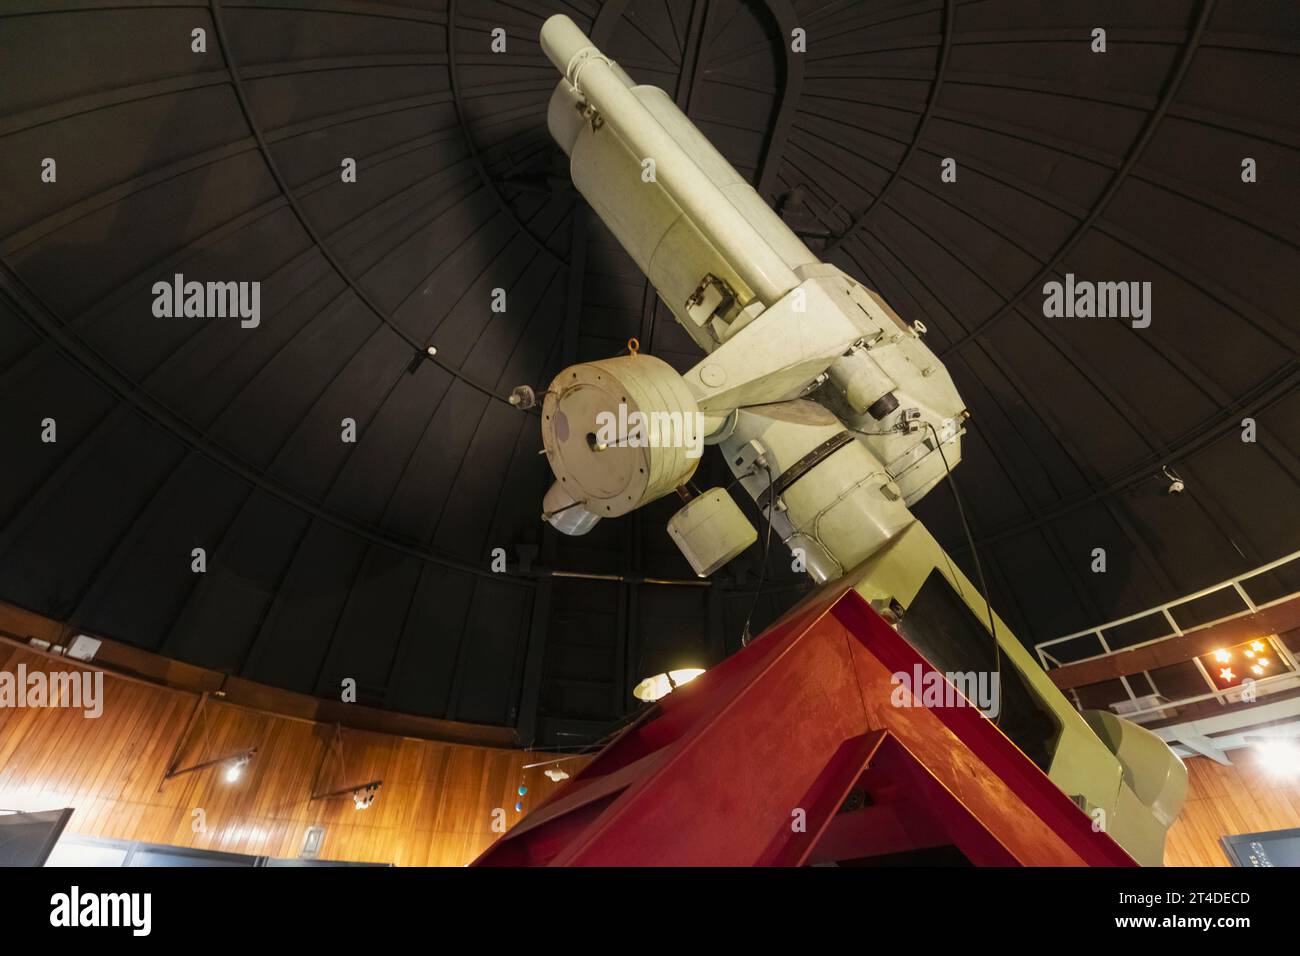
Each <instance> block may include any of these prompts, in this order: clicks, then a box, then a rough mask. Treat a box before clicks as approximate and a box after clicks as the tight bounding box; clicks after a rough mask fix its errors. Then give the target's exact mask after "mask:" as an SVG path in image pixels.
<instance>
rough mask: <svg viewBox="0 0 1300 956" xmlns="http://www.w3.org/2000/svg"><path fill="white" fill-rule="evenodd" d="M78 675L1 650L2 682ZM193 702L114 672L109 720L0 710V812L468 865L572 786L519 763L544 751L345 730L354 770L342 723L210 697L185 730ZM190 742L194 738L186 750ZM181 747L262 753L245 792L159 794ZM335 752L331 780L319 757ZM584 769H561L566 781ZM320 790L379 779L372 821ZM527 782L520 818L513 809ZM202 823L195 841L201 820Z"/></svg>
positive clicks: (139, 834)
mask: <svg viewBox="0 0 1300 956" xmlns="http://www.w3.org/2000/svg"><path fill="white" fill-rule="evenodd" d="M20 664H25V665H26V666H27V669H28V671H29V672H31V671H34V670H43V671H49V670H50V669H56V670H67V669H74V667H75V665H74V663H73V662H71V661H66V660H63V659H58V658H51V657H50V656H49V655H46V654H42V653H38V652H36V651H33V650H30V649H27V648H24V647H21V646H18V645H14V644H9V643H0V670H5V671H9V672H11V673H16V672H17V669H18V666H19V665H20ZM198 700H199V696H198V695H197V694H194V693H191V692H188V691H182V690H175V689H171V688H167V687H162V686H158V685H154V684H150V683H147V682H143V681H138V680H132V679H129V678H124V677H118V676H113V675H111V674H105V675H104V701H105V703H104V713H103V715H102V716H101V717H99V718H97V719H89V718H87V717H86V716H85V715H84V714H83V713H82V711H80V710H69V709H56V708H33V707H27V708H20V709H15V708H0V809H17V810H23V809H45V808H50V807H56V806H71V807H75V808H76V813H75V815H74V816H73V818H72V821H71V823H70V824H69V830H70V831H71V832H75V833H80V834H84V835H87V836H98V837H111V838H117V839H132V840H144V841H147V842H151V843H166V844H171V845H175V846H186V847H196V848H201V849H209V850H223V851H229V852H236V853H249V854H257V855H265V856H276V857H296V856H298V854H299V852H300V849H301V846H302V841H303V837H304V835H305V833H306V830H307V828H308V826H311V825H314V824H322V825H324V826H325V828H326V832H325V841H324V845H323V848H322V851H321V853H320V856H321V858H322V859H335V860H355V861H367V862H383V863H396V864H399V865H409V866H425V865H428V866H460V865H462V864H465V863H468V862H469V861H471V860H472V859H474V858H475V857H476V856H477V855H478V854H479V853H480V852H482V850H483V849H485V848H486V847H487V846H488V845H489V844H490V843H491V842H492V841H493V840H494V839H496V838H497V837H498V836H499V834H497V833H494V832H493V831H492V821H493V817H492V811H493V809H495V808H498V807H500V808H503V809H504V810H505V818H506V820H507V823H508V825H510V826H513V825H514V824H515V823H516V822H518V820H520V819H522V818H523V816H525V815H526V813H527V811H528V810H529V809H532V808H534V807H537V806H540V804H541V803H542V801H544V800H545V799H547V798H548V797H549V796H550V795H551V794H553V793H554V792H555V790H556V789H557V788H558V787H560V786H562V784H556V783H552V782H551V781H550V780H549V779H547V778H546V777H545V776H544V770H545V768H534V769H532V770H527V771H525V770H523V769H522V767H523V764H525V763H533V762H537V761H540V760H546V759H548V755H546V754H540V753H537V752H524V751H520V750H498V749H491V748H486V747H472V746H466V745H460V744H449V743H439V742H435V741H428V740H417V739H413V738H409V737H399V736H395V735H391V734H381V733H374V732H367V731H358V730H348V729H346V728H345V729H344V730H343V748H342V754H343V762H344V766H343V767H340V765H339V761H338V756H337V755H338V753H339V748H338V747H335V746H332V742H333V740H334V733H335V728H334V726H333V725H330V724H321V723H316V722H312V721H306V720H298V719H294V718H291V717H284V716H279V715H274V714H268V713H263V712H259V711H255V710H250V709H246V708H242V707H237V706H233V705H231V704H226V703H223V702H221V701H220V700H217V699H213V698H209V700H208V702H207V704H206V706H205V708H204V711H205V713H206V724H207V730H206V732H205V730H204V722H203V721H202V720H200V721H199V722H198V723H197V724H196V725H195V726H194V727H193V728H192V729H190V731H189V733H188V734H186V728H187V724H188V723H189V721H190V718H191V715H192V713H193V712H194V709H195V707H196V704H197V702H198ZM182 737H186V740H185V741H182V740H181V738H182ZM178 747H180V748H181V750H180V754H181V759H180V762H179V766H190V765H192V764H195V763H198V762H200V761H202V760H206V759H211V758H213V757H221V756H225V755H228V754H232V753H237V752H239V751H242V750H246V749H247V748H249V747H256V748H257V751H258V752H257V755H256V756H255V757H254V758H253V762H252V764H251V765H250V766H249V768H248V769H247V770H246V771H245V774H244V776H243V778H242V779H241V780H240V781H239V782H237V783H234V784H228V783H226V782H225V781H224V779H223V773H222V770H221V768H212V769H210V770H204V771H198V772H196V773H191V774H185V775H182V776H180V777H176V778H173V779H172V780H169V781H167V782H166V783H165V784H164V783H163V774H164V773H165V771H166V768H167V766H168V764H169V763H170V762H171V760H172V758H173V754H174V753H175V752H176V749H177V748H178ZM327 753H328V754H329V755H330V756H329V759H328V761H327V762H326V763H325V764H324V766H323V769H321V768H322V760H323V758H325V757H326V754H327ZM583 762H585V761H579V760H575V761H570V762H567V763H565V764H564V765H563V766H564V767H566V769H568V770H569V772H570V773H576V772H577V768H578V767H579V766H580V765H581V764H582V763H583ZM318 772H319V774H320V783H319V785H318V787H317V791H318V792H328V791H331V790H336V789H340V788H342V787H344V786H349V787H350V786H355V785H357V784H361V783H366V782H368V781H370V780H375V779H382V780H383V782H384V785H383V788H382V789H381V790H380V792H379V796H378V797H377V798H376V800H375V802H374V805H373V806H371V807H370V808H369V809H367V810H363V811H358V810H355V809H354V808H353V805H352V800H351V798H350V797H348V796H346V795H345V796H343V797H337V798H333V799H331V800H328V801H322V800H315V801H313V800H311V799H309V798H310V795H311V793H312V784H313V781H314V780H315V779H316V777H317V774H318ZM521 783H523V784H524V785H525V786H527V788H528V795H527V796H526V797H525V798H523V800H524V805H525V811H524V813H516V812H515V809H514V807H515V802H516V800H518V799H519V797H518V796H517V794H516V788H517V787H519V785H520V784H521ZM196 808H201V809H202V810H203V811H204V814H205V818H206V820H205V822H206V832H196V827H195V826H194V824H193V821H194V819H195V815H194V813H193V811H194V810H195V809H196Z"/></svg>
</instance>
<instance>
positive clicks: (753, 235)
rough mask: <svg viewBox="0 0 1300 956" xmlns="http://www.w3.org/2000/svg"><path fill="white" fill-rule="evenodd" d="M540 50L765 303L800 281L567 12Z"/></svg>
mask: <svg viewBox="0 0 1300 956" xmlns="http://www.w3.org/2000/svg"><path fill="white" fill-rule="evenodd" d="M541 41H542V50H543V52H545V53H546V56H547V57H548V58H549V59H550V61H551V62H552V63H553V64H555V68H556V69H557V70H559V71H560V72H561V73H563V74H564V76H565V78H566V79H567V80H568V81H569V83H570V84H572V85H573V86H574V87H575V88H576V89H578V90H579V92H580V93H581V94H582V95H583V97H584V98H585V99H586V100H587V102H588V103H589V104H590V105H591V106H592V107H594V108H595V110H596V111H597V112H598V113H599V114H600V116H601V118H602V119H603V120H604V123H605V125H606V126H607V127H609V128H610V129H611V130H613V132H614V133H615V134H616V135H617V136H618V138H619V139H620V140H622V141H623V143H625V144H626V145H627V147H628V149H630V150H631V151H632V152H633V153H634V154H635V155H636V156H638V157H640V158H641V159H646V158H650V159H653V160H654V162H655V179H656V181H657V182H658V184H659V185H660V186H662V187H663V189H664V191H665V192H666V193H667V194H668V196H669V197H670V198H671V199H672V200H673V202H674V203H676V204H677V206H678V207H679V208H680V209H681V211H682V213H683V214H685V216H686V217H687V218H688V219H689V220H690V221H691V223H692V224H693V225H694V226H695V228H696V229H698V230H699V231H700V233H701V234H702V235H703V236H704V237H705V238H706V239H707V240H708V241H709V242H710V243H711V244H712V245H713V247H714V248H715V249H717V250H718V253H719V254H720V255H721V256H722V257H723V258H724V259H725V260H726V261H727V262H728V263H729V264H730V265H731V267H732V268H734V269H735V270H736V274H737V275H739V276H740V277H741V278H742V279H743V280H744V281H745V283H746V284H747V285H748V286H749V287H750V288H751V289H753V290H754V294H755V295H757V296H758V298H759V299H760V300H761V301H762V302H763V304H764V305H767V306H771V305H773V304H774V303H775V302H776V301H777V300H779V299H780V298H781V297H782V296H784V295H785V294H786V293H787V292H789V291H790V290H791V289H793V288H794V287H795V286H797V285H798V284H799V278H798V277H797V276H796V275H795V274H794V272H793V270H791V268H790V266H789V265H787V263H786V261H785V260H784V259H783V258H781V256H780V255H778V254H777V252H776V251H775V250H774V249H773V248H772V247H771V245H769V244H768V242H767V241H766V240H765V239H764V238H763V236H762V235H761V234H760V233H759V232H758V230H756V229H755V228H754V226H753V224H752V223H751V222H750V221H749V220H748V219H746V218H745V216H744V215H743V214H742V213H741V212H740V211H739V210H738V209H736V207H735V206H734V205H732V204H731V202H730V201H728V199H727V197H726V196H725V195H724V194H723V193H722V191H721V190H719V189H718V187H717V186H716V185H715V184H714V182H713V181H712V180H711V179H710V178H709V177H708V176H707V175H706V174H705V173H704V171H703V170H701V169H700V167H699V166H697V165H696V164H695V162H694V161H693V160H692V159H691V157H690V155H688V154H687V152H686V151H685V150H684V149H683V148H682V147H681V146H680V145H679V144H678V143H677V141H676V140H675V139H674V138H673V137H672V135H671V134H670V133H669V132H668V131H667V130H665V129H664V128H663V126H662V125H660V123H659V122H658V121H657V120H656V119H655V117H654V115H653V114H652V113H651V112H650V111H649V110H648V109H646V108H645V106H644V105H643V104H642V103H641V101H640V100H639V99H638V98H637V97H636V95H635V94H634V93H633V92H632V91H631V90H630V89H628V87H627V84H626V82H625V81H624V79H623V76H625V75H626V74H623V75H620V74H621V73H622V71H620V70H617V68H616V67H614V66H613V64H612V63H611V62H610V60H609V59H608V58H607V57H605V56H604V55H603V54H602V53H601V52H600V51H599V50H597V49H596V47H595V46H593V45H592V42H591V40H590V39H589V38H588V37H587V35H586V34H585V33H583V32H582V31H581V30H579V29H578V26H577V24H575V23H574V22H573V21H572V20H571V19H569V18H568V17H567V16H565V15H564V14H556V15H554V16H552V17H551V18H550V19H548V20H547V21H546V23H545V24H543V25H542V33H541Z"/></svg>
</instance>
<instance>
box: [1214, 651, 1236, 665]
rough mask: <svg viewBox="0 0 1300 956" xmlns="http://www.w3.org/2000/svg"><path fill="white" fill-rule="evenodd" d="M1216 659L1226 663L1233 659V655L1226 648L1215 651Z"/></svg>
mask: <svg viewBox="0 0 1300 956" xmlns="http://www.w3.org/2000/svg"><path fill="white" fill-rule="evenodd" d="M1214 659H1215V660H1216V661H1218V662H1219V663H1220V664H1226V663H1228V661H1230V660H1232V655H1231V654H1229V653H1228V652H1227V651H1225V650H1217V651H1215V652H1214Z"/></svg>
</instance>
